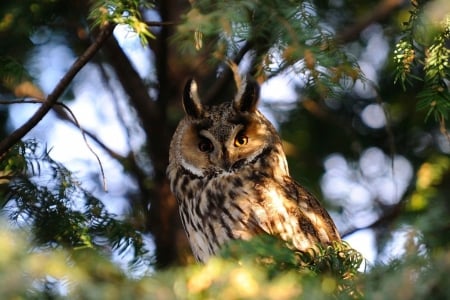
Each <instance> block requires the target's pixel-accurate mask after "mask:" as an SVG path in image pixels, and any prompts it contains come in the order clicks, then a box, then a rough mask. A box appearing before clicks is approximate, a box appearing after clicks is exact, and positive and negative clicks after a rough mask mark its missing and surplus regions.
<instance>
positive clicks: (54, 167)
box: [0, 141, 146, 263]
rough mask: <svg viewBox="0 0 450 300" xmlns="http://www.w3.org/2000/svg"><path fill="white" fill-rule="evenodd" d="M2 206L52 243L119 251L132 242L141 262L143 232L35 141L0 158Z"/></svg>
mask: <svg viewBox="0 0 450 300" xmlns="http://www.w3.org/2000/svg"><path fill="white" fill-rule="evenodd" d="M0 170H2V176H1V177H0V179H1V180H2V181H1V182H0V184H1V185H0V191H1V194H0V195H1V196H2V199H1V201H2V207H3V209H4V210H6V211H7V212H8V214H9V217H10V218H11V219H12V220H14V221H15V222H16V224H17V225H19V226H21V227H24V228H27V229H29V230H30V231H31V232H32V233H33V235H32V236H33V239H34V241H35V243H36V244H37V245H39V246H41V247H50V248H59V247H63V248H67V249H81V248H97V249H99V250H103V251H105V253H108V252H109V251H110V250H108V249H109V248H110V247H112V249H113V250H117V251H118V252H119V253H123V252H125V251H126V250H127V249H130V247H132V248H133V249H134V261H133V262H134V263H143V262H144V260H143V259H145V254H146V250H145V248H144V243H143V239H142V236H141V235H140V233H139V232H137V231H136V230H135V229H134V228H133V227H132V226H131V225H130V224H128V223H127V222H125V221H120V220H118V219H117V217H116V216H114V215H113V214H111V213H109V212H108V211H107V210H106V208H105V206H104V204H103V203H102V202H101V201H100V200H98V199H97V198H95V197H94V196H93V195H92V194H90V193H88V192H87V191H86V190H84V189H83V188H82V187H81V185H80V183H79V182H77V181H76V180H75V179H74V178H73V176H72V173H71V172H70V171H69V170H67V169H66V168H65V167H64V166H63V165H62V164H60V163H58V162H56V161H54V160H53V159H52V158H51V157H50V155H49V153H48V152H47V151H46V150H42V149H40V147H39V146H38V143H37V142H35V141H28V142H25V143H20V144H18V145H16V146H15V147H14V148H13V149H11V151H9V152H8V153H7V155H6V156H4V157H3V158H2V159H1V161H0Z"/></svg>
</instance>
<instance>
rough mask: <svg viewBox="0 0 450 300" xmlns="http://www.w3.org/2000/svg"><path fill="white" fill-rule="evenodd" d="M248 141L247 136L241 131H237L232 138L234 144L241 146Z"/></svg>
mask: <svg viewBox="0 0 450 300" xmlns="http://www.w3.org/2000/svg"><path fill="white" fill-rule="evenodd" d="M247 143H248V137H247V136H246V135H245V134H244V133H243V132H239V133H238V135H237V136H236V138H235V139H234V146H235V147H241V146H244V145H246V144H247Z"/></svg>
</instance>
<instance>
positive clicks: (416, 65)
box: [394, 1, 450, 122]
mask: <svg viewBox="0 0 450 300" xmlns="http://www.w3.org/2000/svg"><path fill="white" fill-rule="evenodd" d="M425 3H426V2H425V1H424V2H416V1H412V9H411V10H410V17H409V20H408V21H407V22H405V23H404V25H405V29H404V32H403V37H402V38H401V39H400V41H399V42H398V43H397V45H396V48H395V50H394V62H395V64H396V75H395V81H396V82H397V81H399V82H400V83H401V84H402V86H403V89H405V87H406V83H408V84H410V85H412V83H413V82H414V80H420V81H423V84H424V86H423V89H422V90H421V91H420V93H419V94H418V96H417V97H418V99H419V102H418V103H417V108H418V109H426V110H427V115H426V117H427V118H428V117H429V116H430V115H433V116H434V118H435V120H437V121H439V122H444V120H446V119H447V118H448V113H449V111H450V87H449V84H448V82H449V80H450V49H449V47H448V41H449V40H450V14H449V13H447V14H446V15H445V16H444V18H443V20H439V23H438V24H435V26H433V25H432V24H429V23H428V22H430V21H431V20H427V19H426V16H424V11H425V7H424V4H425ZM436 25H437V26H436ZM418 69H421V70H422V71H423V72H422V73H417V71H416V72H414V71H415V70H418Z"/></svg>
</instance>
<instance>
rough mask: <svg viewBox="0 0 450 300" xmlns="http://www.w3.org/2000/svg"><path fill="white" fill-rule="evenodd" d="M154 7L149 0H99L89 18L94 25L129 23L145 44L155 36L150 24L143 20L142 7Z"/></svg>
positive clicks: (95, 2)
mask: <svg viewBox="0 0 450 300" xmlns="http://www.w3.org/2000/svg"><path fill="white" fill-rule="evenodd" d="M150 7H153V4H152V3H151V2H149V1H142V0H126V1H122V0H97V1H94V4H93V6H92V8H91V12H90V15H89V18H90V19H91V20H92V22H93V25H94V26H100V27H101V26H105V25H107V24H110V23H112V24H122V25H127V26H128V27H129V28H130V30H131V31H133V32H134V33H136V34H137V35H138V36H139V38H140V40H141V43H142V44H143V45H146V44H147V43H148V41H147V40H148V39H149V38H151V39H153V38H155V36H154V35H153V33H152V32H151V31H150V29H149V27H148V25H147V24H146V23H145V22H144V21H143V20H142V16H141V9H143V8H150Z"/></svg>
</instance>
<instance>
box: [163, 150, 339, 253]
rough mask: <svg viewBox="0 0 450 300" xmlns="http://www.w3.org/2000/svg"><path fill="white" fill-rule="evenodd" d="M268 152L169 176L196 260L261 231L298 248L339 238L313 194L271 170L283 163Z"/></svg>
mask: <svg viewBox="0 0 450 300" xmlns="http://www.w3.org/2000/svg"><path fill="white" fill-rule="evenodd" d="M269 152H271V151H264V156H265V155H267V157H259V158H258V159H257V161H254V164H252V165H248V166H244V167H242V168H240V169H239V170H237V171H236V172H228V173H222V174H214V175H211V176H207V177H199V176H196V175H194V174H192V173H189V172H188V171H178V172H176V173H174V174H173V175H174V176H173V177H172V178H171V176H170V174H169V178H171V184H172V190H174V191H178V193H176V197H177V199H178V201H179V204H180V215H181V219H182V223H183V225H184V227H185V229H186V232H187V235H188V238H189V240H190V243H191V247H192V250H193V252H194V255H195V256H196V257H197V259H198V260H200V261H206V260H207V259H208V258H209V257H210V256H211V255H214V254H216V253H217V252H218V251H219V249H220V248H221V246H222V245H223V244H224V243H226V242H227V241H229V240H230V239H244V240H248V239H250V238H251V237H253V236H255V235H258V234H261V233H267V234H270V235H274V236H278V237H280V238H281V239H283V240H285V241H286V242H287V244H288V245H289V246H290V247H293V248H295V249H297V250H299V251H307V250H308V249H310V248H314V247H315V246H316V245H317V244H322V245H328V244H330V243H331V242H333V241H339V240H340V237H339V234H338V232H337V230H336V227H335V225H334V223H333V221H332V219H331V218H330V216H329V215H328V213H327V212H326V211H325V209H324V208H323V207H322V206H321V205H320V203H319V202H318V201H317V200H316V198H315V197H314V196H313V195H311V194H310V193H309V192H308V191H306V190H305V189H304V188H302V187H301V186H300V185H299V184H297V183H296V182H295V181H294V180H292V179H291V178H290V177H289V175H288V174H287V173H286V174H283V172H281V174H275V173H274V172H277V171H276V170H279V168H276V167H275V166H272V164H284V163H285V162H280V161H279V159H278V158H277V157H276V156H274V155H273V152H272V153H271V154H270V153H269ZM275 152H277V151H276V150H275ZM255 165H257V167H255ZM286 172H287V169H286Z"/></svg>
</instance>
